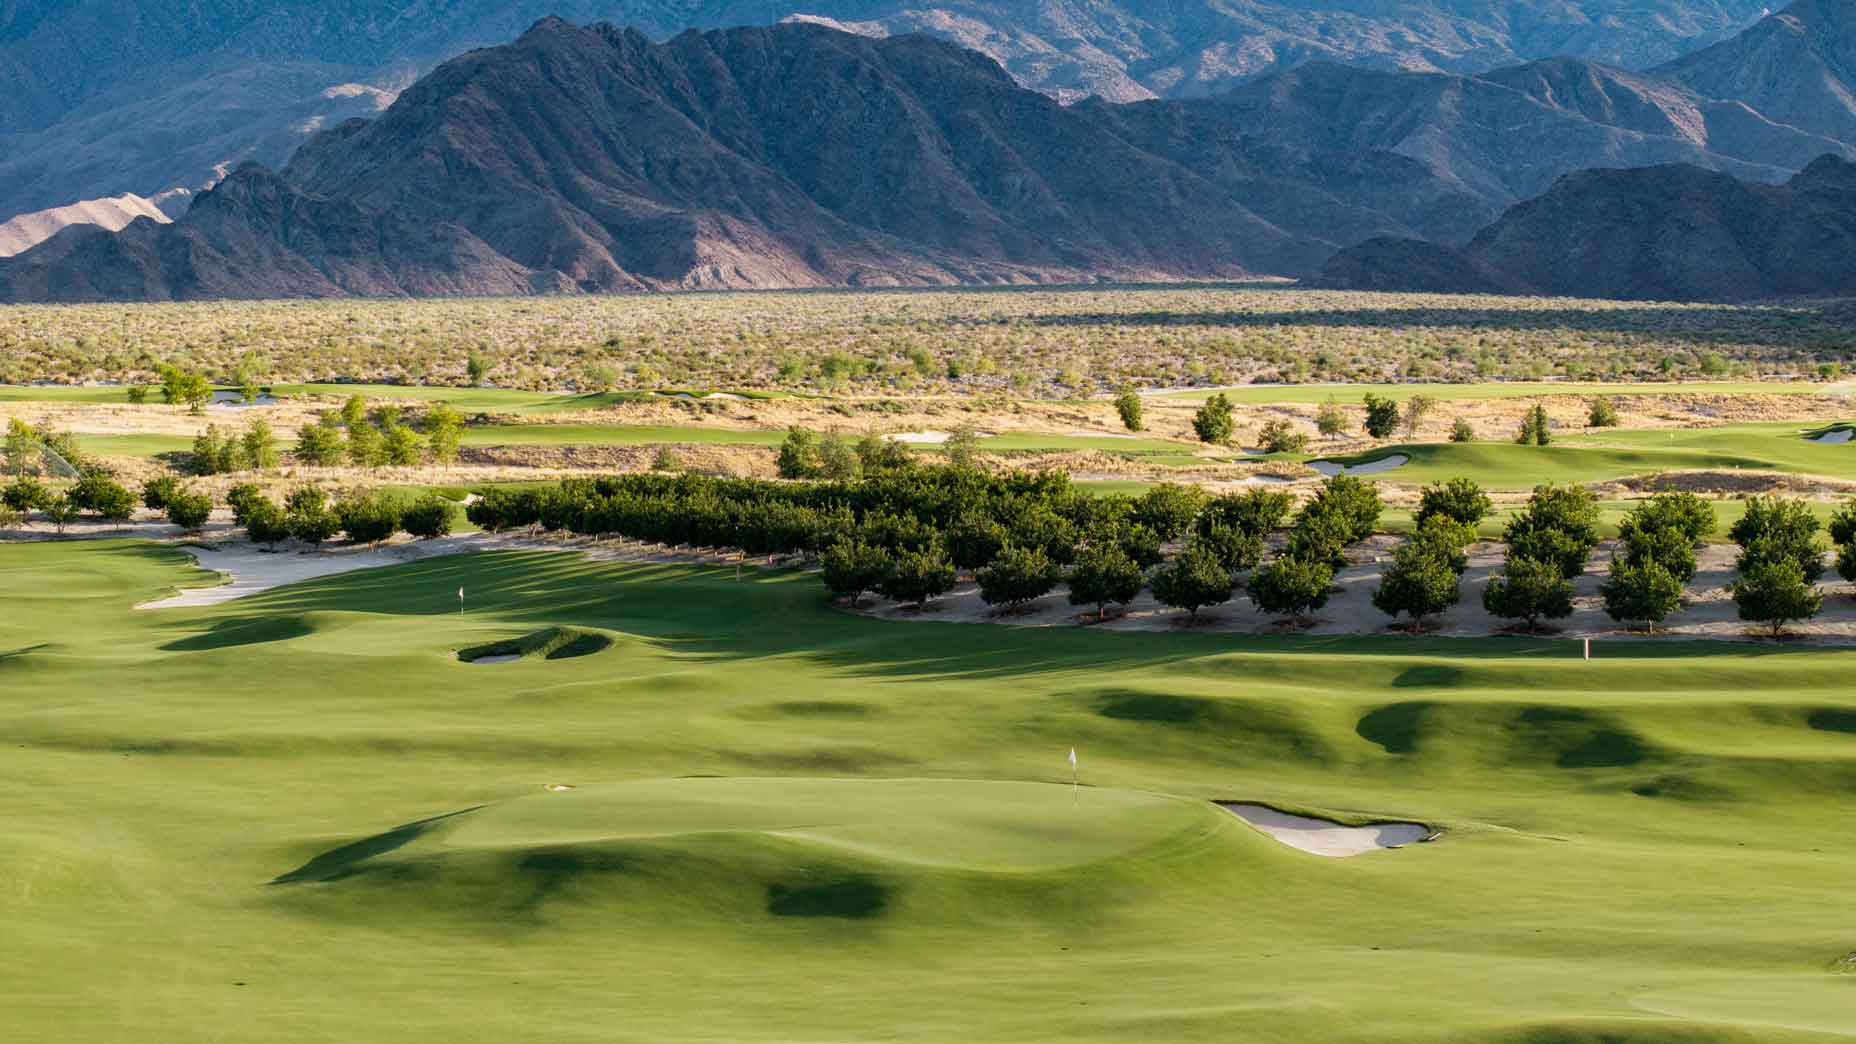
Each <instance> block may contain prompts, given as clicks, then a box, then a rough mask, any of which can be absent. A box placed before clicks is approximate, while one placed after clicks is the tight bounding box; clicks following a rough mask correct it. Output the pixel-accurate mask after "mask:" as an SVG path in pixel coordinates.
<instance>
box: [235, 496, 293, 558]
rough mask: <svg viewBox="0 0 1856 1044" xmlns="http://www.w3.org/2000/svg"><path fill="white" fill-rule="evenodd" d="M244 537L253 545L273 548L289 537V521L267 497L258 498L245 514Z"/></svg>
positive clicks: (281, 510) (275, 503)
mask: <svg viewBox="0 0 1856 1044" xmlns="http://www.w3.org/2000/svg"><path fill="white" fill-rule="evenodd" d="M245 536H246V537H248V538H249V539H250V540H251V542H252V543H254V544H263V545H265V546H266V547H275V546H276V545H277V544H278V543H280V542H281V541H284V540H286V539H288V538H289V536H290V519H289V516H287V515H286V514H285V513H284V509H283V508H281V507H278V506H277V502H276V501H274V500H272V499H271V498H269V497H263V498H260V499H259V500H258V501H256V502H255V503H253V504H252V505H251V506H250V507H249V508H248V509H247V510H246V512H245Z"/></svg>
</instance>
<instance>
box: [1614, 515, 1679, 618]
mask: <svg viewBox="0 0 1856 1044" xmlns="http://www.w3.org/2000/svg"><path fill="white" fill-rule="evenodd" d="M1618 549H1619V552H1620V557H1621V558H1622V560H1623V561H1624V563H1625V564H1626V565H1629V566H1631V567H1633V568H1637V567H1642V566H1645V565H1655V566H1658V567H1659V568H1661V569H1662V570H1663V571H1665V572H1667V573H1668V574H1669V575H1671V576H1673V577H1675V578H1676V579H1677V580H1679V581H1681V582H1683V583H1687V582H1688V581H1690V580H1693V579H1694V578H1695V567H1696V562H1695V545H1694V543H1693V542H1692V541H1690V540H1689V539H1688V538H1687V537H1685V536H1683V535H1682V533H1681V532H1680V531H1678V530H1674V529H1648V528H1634V527H1624V528H1620V530H1619V534H1618ZM1613 571H1614V572H1615V570H1613ZM1635 619H1642V618H1641V617H1637V618H1635Z"/></svg>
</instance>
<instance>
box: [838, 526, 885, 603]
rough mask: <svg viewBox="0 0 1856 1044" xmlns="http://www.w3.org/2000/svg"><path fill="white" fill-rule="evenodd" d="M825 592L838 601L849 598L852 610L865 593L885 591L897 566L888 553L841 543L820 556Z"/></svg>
mask: <svg viewBox="0 0 1856 1044" xmlns="http://www.w3.org/2000/svg"><path fill="white" fill-rule="evenodd" d="M819 565H820V566H821V567H823V568H822V576H823V577H824V580H825V590H827V591H829V592H831V594H832V596H833V597H835V598H842V599H849V600H850V603H851V608H853V609H855V608H857V602H858V600H859V599H861V598H862V597H863V596H864V592H866V591H876V590H879V589H881V588H882V586H883V581H884V580H885V579H887V578H888V576H889V573H890V570H891V569H893V568H894V567H895V563H894V561H893V560H892V559H891V557H890V554H889V552H888V551H885V550H884V549H883V548H880V547H872V546H870V545H869V544H865V543H862V542H860V541H855V540H840V541H838V542H837V543H835V544H833V545H831V546H830V547H828V548H826V549H825V553H824V554H822V555H820V556H819Z"/></svg>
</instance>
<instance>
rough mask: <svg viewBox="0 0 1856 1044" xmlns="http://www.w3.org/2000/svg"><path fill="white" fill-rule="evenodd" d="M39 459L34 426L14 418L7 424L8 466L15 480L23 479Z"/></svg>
mask: <svg viewBox="0 0 1856 1044" xmlns="http://www.w3.org/2000/svg"><path fill="white" fill-rule="evenodd" d="M38 459H39V438H38V433H37V432H35V431H33V430H32V425H30V424H27V423H26V422H25V421H23V420H20V419H19V418H18V417H13V418H11V419H9V420H8V421H7V422H6V466H7V470H8V471H11V472H12V473H13V476H14V477H15V478H23V477H24V476H25V474H26V469H27V468H28V467H32V466H34V465H35V464H36V463H37V461H38Z"/></svg>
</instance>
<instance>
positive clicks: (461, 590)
mask: <svg viewBox="0 0 1856 1044" xmlns="http://www.w3.org/2000/svg"><path fill="white" fill-rule="evenodd" d="M458 615H459V616H463V615H464V588H462V587H459V588H458Z"/></svg>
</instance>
